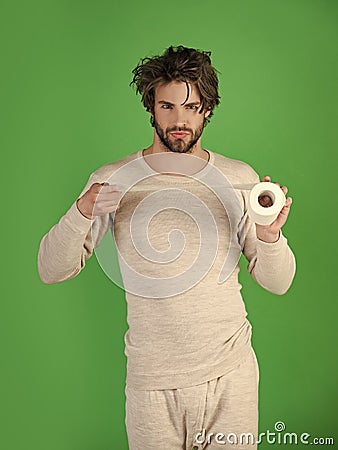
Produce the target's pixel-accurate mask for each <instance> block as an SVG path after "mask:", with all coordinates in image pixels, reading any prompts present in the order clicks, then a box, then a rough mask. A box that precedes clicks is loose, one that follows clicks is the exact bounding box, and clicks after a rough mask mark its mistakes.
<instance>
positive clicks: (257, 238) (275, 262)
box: [243, 177, 296, 295]
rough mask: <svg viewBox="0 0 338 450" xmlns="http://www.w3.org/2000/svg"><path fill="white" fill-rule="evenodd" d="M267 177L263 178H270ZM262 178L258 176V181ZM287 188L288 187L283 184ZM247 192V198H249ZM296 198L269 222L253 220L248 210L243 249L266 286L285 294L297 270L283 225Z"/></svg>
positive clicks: (260, 281)
mask: <svg viewBox="0 0 338 450" xmlns="http://www.w3.org/2000/svg"><path fill="white" fill-rule="evenodd" d="M268 178H269V177H265V178H264V179H263V181H270V179H268ZM258 181H259V179H258V177H257V179H256V180H255V182H258ZM282 189H283V192H284V193H285V194H286V193H287V189H286V187H285V186H283V188H282ZM247 198H248V197H247V196H246V201H247ZM291 202H292V199H291V198H289V199H287V202H286V206H285V207H284V208H283V209H282V211H281V213H280V214H279V216H278V217H277V219H276V220H275V221H274V222H273V223H272V224H271V225H269V226H267V227H262V226H260V225H256V224H255V223H253V222H252V221H251V220H250V218H249V217H248V215H247V212H245V214H246V217H245V230H246V237H245V241H244V249H243V253H244V255H245V256H246V258H247V259H248V261H249V266H248V270H249V272H250V274H251V276H252V277H253V279H254V280H255V281H257V283H258V284H259V285H260V286H262V287H263V288H264V289H266V290H268V291H270V292H272V293H274V294H279V295H282V294H284V293H285V292H286V291H287V290H288V289H289V287H290V286H291V283H292V280H293V278H294V275H295V271H296V261H295V257H294V254H293V252H292V250H291V249H290V247H289V246H288V243H287V239H286V238H285V236H284V235H283V233H282V230H281V227H282V226H283V225H284V223H285V222H286V219H287V216H288V214H289V210H290V205H291Z"/></svg>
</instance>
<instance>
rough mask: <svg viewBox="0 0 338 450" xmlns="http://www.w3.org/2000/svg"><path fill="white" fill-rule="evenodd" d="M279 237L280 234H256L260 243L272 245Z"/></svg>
mask: <svg viewBox="0 0 338 450" xmlns="http://www.w3.org/2000/svg"><path fill="white" fill-rule="evenodd" d="M279 237H280V232H278V233H257V238H258V239H259V240H260V241H263V242H266V243H268V244H273V243H275V242H277V241H278V239H279Z"/></svg>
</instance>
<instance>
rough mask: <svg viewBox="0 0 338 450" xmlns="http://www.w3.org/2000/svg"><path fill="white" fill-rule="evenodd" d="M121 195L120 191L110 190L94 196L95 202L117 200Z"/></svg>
mask: <svg viewBox="0 0 338 450" xmlns="http://www.w3.org/2000/svg"><path fill="white" fill-rule="evenodd" d="M121 198H122V195H121V193H120V192H117V191H115V192H110V193H107V194H106V193H103V194H102V193H101V192H100V193H99V194H98V196H97V197H96V202H109V201H115V202H117V201H119V200H121Z"/></svg>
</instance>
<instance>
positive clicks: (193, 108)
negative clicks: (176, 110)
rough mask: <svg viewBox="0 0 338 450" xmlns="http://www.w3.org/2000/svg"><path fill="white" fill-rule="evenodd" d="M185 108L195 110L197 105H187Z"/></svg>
mask: <svg viewBox="0 0 338 450" xmlns="http://www.w3.org/2000/svg"><path fill="white" fill-rule="evenodd" d="M187 108H188V109H191V110H195V111H196V110H197V109H198V106H197V105H188V106H187Z"/></svg>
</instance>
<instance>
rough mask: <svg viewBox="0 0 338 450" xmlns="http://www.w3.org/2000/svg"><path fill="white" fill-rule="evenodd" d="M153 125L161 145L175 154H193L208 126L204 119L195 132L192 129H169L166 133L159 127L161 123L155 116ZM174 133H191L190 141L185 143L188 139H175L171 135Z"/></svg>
mask: <svg viewBox="0 0 338 450" xmlns="http://www.w3.org/2000/svg"><path fill="white" fill-rule="evenodd" d="M153 124H154V127H155V130H156V133H157V135H158V137H159V138H160V141H161V143H162V144H163V145H164V146H165V147H166V148H167V149H168V150H169V151H171V152H175V153H191V152H192V150H193V147H194V145H195V144H196V142H197V141H198V140H199V138H200V137H201V135H202V132H203V129H204V126H205V124H206V119H205V118H204V120H203V122H202V124H201V125H200V126H199V127H198V128H196V130H195V131H193V130H192V129H191V128H181V127H178V128H167V130H166V131H164V129H163V128H161V126H160V125H159V123H158V122H157V121H156V117H155V116H154V119H153ZM174 131H182V132H183V131H185V132H187V133H190V136H191V137H190V140H189V141H185V139H186V137H185V138H184V139H175V138H172V137H170V133H172V132H174Z"/></svg>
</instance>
